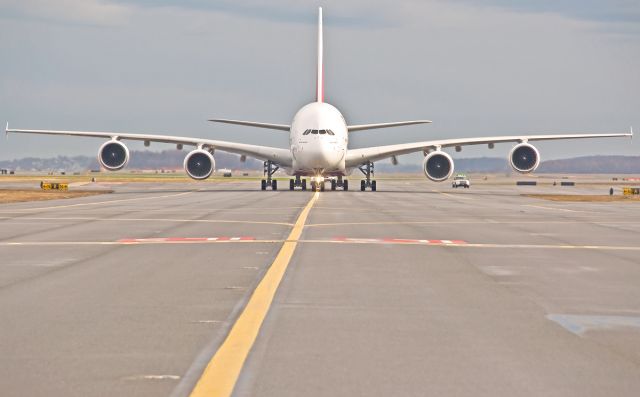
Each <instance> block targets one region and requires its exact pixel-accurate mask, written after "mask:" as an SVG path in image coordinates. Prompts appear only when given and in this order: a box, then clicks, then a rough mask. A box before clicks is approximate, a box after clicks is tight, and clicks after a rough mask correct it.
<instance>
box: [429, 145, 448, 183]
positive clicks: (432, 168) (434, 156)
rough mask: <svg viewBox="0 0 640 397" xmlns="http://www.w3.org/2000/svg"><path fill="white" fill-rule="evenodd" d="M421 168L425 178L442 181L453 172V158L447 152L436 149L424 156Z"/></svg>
mask: <svg viewBox="0 0 640 397" xmlns="http://www.w3.org/2000/svg"><path fill="white" fill-rule="evenodd" d="M422 169H423V170H424V174H425V175H426V176H427V178H429V179H431V180H432V181H434V182H442V181H445V180H447V179H448V178H449V177H450V176H451V174H453V159H452V158H451V156H449V155H448V154H447V153H445V152H443V151H440V150H436V151H434V152H431V153H429V154H428V155H427V156H426V157H425V158H424V161H423V162H422Z"/></svg>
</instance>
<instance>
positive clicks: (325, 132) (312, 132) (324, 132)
mask: <svg viewBox="0 0 640 397" xmlns="http://www.w3.org/2000/svg"><path fill="white" fill-rule="evenodd" d="M309 134H320V135H324V134H328V135H335V134H334V133H333V131H331V130H306V131H305V132H303V133H302V135H309Z"/></svg>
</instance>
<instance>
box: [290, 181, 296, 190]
mask: <svg viewBox="0 0 640 397" xmlns="http://www.w3.org/2000/svg"><path fill="white" fill-rule="evenodd" d="M295 187H296V182H295V181H294V180H293V179H289V190H293V189H295Z"/></svg>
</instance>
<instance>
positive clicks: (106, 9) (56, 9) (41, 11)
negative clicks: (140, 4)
mask: <svg viewBox="0 0 640 397" xmlns="http://www.w3.org/2000/svg"><path fill="white" fill-rule="evenodd" d="M0 10H3V13H14V14H15V15H18V16H21V17H27V18H36V19H41V20H45V21H56V22H67V23H69V22H71V23H76V24H82V25H99V26H104V25H107V26H109V25H118V24H123V23H125V22H126V21H127V19H128V18H129V17H130V15H131V12H132V9H131V6H126V5H123V4H116V3H112V2H109V1H103V0H55V1H52V0H4V1H2V3H0Z"/></svg>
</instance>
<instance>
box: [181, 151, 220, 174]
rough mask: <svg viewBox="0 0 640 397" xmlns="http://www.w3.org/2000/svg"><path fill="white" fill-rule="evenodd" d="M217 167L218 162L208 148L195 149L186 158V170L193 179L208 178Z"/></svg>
mask: <svg viewBox="0 0 640 397" xmlns="http://www.w3.org/2000/svg"><path fill="white" fill-rule="evenodd" d="M215 168H216V162H215V160H214V159H213V156H212V155H211V153H209V152H208V151H206V150H202V149H196V150H193V151H191V152H189V154H187V156H186V157H185V158H184V170H185V171H186V172H187V175H189V176H190V177H191V178H193V179H197V180H201V179H207V178H208V177H209V176H211V173H212V172H213V170H214V169H215Z"/></svg>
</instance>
